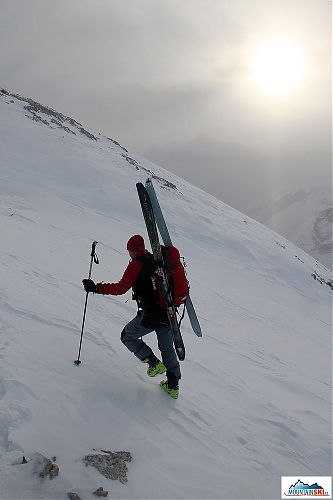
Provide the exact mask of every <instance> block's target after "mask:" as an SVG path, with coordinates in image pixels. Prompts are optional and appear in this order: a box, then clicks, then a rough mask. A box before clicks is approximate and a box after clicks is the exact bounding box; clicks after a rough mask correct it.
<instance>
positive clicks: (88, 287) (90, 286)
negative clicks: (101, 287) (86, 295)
mask: <svg viewBox="0 0 333 500" xmlns="http://www.w3.org/2000/svg"><path fill="white" fill-rule="evenodd" d="M82 283H83V286H84V289H85V291H86V292H93V293H96V292H97V285H95V283H94V282H93V280H82Z"/></svg>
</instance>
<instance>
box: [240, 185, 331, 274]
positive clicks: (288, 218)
mask: <svg viewBox="0 0 333 500" xmlns="http://www.w3.org/2000/svg"><path fill="white" fill-rule="evenodd" d="M247 213H248V215H250V216H251V217H253V218H254V219H256V220H257V221H259V222H261V223H262V224H265V225H266V226H268V227H269V228H271V229H273V230H274V231H276V232H278V233H280V234H281V235H282V236H284V237H285V238H287V239H288V240H290V241H292V242H293V243H295V244H296V245H297V246H298V247H300V248H302V250H304V251H305V252H306V253H308V254H309V255H311V256H312V257H314V258H315V259H316V260H318V261H319V262H321V263H322V264H324V265H325V266H326V267H328V268H329V269H332V249H333V242H332V222H333V207H332V189H331V185H330V184H327V185H326V186H314V187H312V188H309V187H306V188H305V187H304V188H299V189H297V190H290V191H288V190H286V189H285V190H284V191H281V190H280V191H278V192H276V193H275V194H274V195H273V196H270V199H266V200H261V201H260V202H259V203H258V204H256V205H255V206H252V207H249V209H248V210H247Z"/></svg>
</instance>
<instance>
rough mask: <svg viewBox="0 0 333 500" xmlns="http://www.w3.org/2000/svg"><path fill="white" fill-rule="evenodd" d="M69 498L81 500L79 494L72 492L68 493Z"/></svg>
mask: <svg viewBox="0 0 333 500" xmlns="http://www.w3.org/2000/svg"><path fill="white" fill-rule="evenodd" d="M67 496H68V498H70V499H71V500H81V497H80V496H79V495H78V494H77V493H74V492H71V491H70V492H69V493H67Z"/></svg>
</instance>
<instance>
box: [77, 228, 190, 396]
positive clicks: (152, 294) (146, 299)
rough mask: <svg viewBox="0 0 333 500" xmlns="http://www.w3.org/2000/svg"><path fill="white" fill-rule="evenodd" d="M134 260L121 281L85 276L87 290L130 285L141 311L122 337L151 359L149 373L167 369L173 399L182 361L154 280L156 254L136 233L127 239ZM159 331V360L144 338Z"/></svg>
mask: <svg viewBox="0 0 333 500" xmlns="http://www.w3.org/2000/svg"><path fill="white" fill-rule="evenodd" d="M127 250H128V252H129V255H130V257H131V260H130V262H129V264H128V266H127V268H126V269H125V272H124V274H123V276H122V278H121V280H120V281H119V282H118V283H97V284H95V283H94V282H93V281H92V280H87V279H85V280H83V285H84V288H85V290H86V292H93V293H97V294H102V295H123V294H124V293H126V292H128V290H129V289H130V288H132V290H133V299H134V300H136V301H137V303H138V313H137V315H136V316H135V318H134V319H133V320H132V321H130V322H129V323H128V324H127V325H126V326H125V328H124V329H123V331H122V332H121V341H122V342H123V344H124V345H125V346H126V347H127V348H128V349H129V350H130V351H131V352H133V353H134V354H135V356H136V357H137V358H139V359H140V360H141V361H143V362H144V363H148V370H147V374H148V376H149V377H155V376H156V375H158V374H161V373H164V372H165V371H166V375H167V380H166V381H163V382H161V384H160V385H161V387H162V389H164V390H165V391H166V392H167V393H168V394H170V396H172V397H173V398H174V399H177V398H178V395H179V387H178V380H179V379H180V378H181V373H180V367H179V362H178V359H177V356H176V353H175V349H174V346H173V341H172V334H171V329H170V325H169V321H168V317H167V314H166V311H165V309H163V308H162V307H161V305H160V301H159V296H158V291H157V285H156V282H155V281H154V276H153V266H154V260H153V256H152V254H151V253H150V252H148V250H146V248H145V244H144V239H143V237H142V236H140V235H138V234H136V235H134V236H132V237H131V238H130V239H129V240H128V242H127ZM154 330H155V332H156V335H157V341H158V347H159V350H160V351H161V356H162V361H160V360H159V359H158V358H157V357H156V356H155V354H154V353H153V351H152V349H151V348H150V347H149V346H148V345H147V344H146V343H145V342H143V340H142V337H143V336H144V335H147V334H148V333H151V332H152V331H154Z"/></svg>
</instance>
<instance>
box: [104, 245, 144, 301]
mask: <svg viewBox="0 0 333 500" xmlns="http://www.w3.org/2000/svg"><path fill="white" fill-rule="evenodd" d="M146 253H148V250H144V251H143V252H137V253H136V254H135V256H136V257H140V255H145V254H146ZM142 266H143V263H142V262H141V261H140V260H138V259H135V258H134V259H132V260H130V262H129V264H128V266H127V267H126V269H125V271H124V274H123V276H122V278H121V280H120V281H118V283H98V285H97V292H96V293H100V294H102V295H123V294H124V293H126V292H128V290H129V289H130V288H132V286H133V285H134V283H135V281H136V279H137V277H138V276H139V274H140V271H141V269H142Z"/></svg>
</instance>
